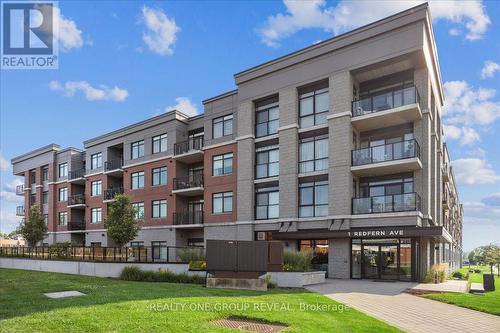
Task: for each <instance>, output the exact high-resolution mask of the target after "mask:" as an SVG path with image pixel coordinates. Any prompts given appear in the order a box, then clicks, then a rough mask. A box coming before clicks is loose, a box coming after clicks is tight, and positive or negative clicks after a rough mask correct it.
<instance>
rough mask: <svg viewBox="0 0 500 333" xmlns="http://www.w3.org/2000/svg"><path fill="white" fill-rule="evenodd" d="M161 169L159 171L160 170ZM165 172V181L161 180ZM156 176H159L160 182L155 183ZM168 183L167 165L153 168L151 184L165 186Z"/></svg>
mask: <svg viewBox="0 0 500 333" xmlns="http://www.w3.org/2000/svg"><path fill="white" fill-rule="evenodd" d="M158 170H159V171H158ZM163 172H164V173H165V182H163V183H162V182H161V180H162V173H163ZM155 176H157V177H158V180H159V182H158V183H157V184H155ZM167 184H168V169H167V167H166V166H162V167H157V168H153V169H152V170H151V186H165V185H167Z"/></svg>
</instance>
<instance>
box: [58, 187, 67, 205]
mask: <svg viewBox="0 0 500 333" xmlns="http://www.w3.org/2000/svg"><path fill="white" fill-rule="evenodd" d="M59 201H60V202H62V201H68V188H67V187H63V188H60V189H59Z"/></svg>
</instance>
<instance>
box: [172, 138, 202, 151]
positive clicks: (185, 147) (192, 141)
mask: <svg viewBox="0 0 500 333" xmlns="http://www.w3.org/2000/svg"><path fill="white" fill-rule="evenodd" d="M202 148H203V136H195V137H193V138H189V140H187V141H182V142H177V143H174V155H180V154H184V153H187V152H188V151H190V150H201V149H202Z"/></svg>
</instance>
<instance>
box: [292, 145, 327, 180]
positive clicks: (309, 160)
mask: <svg viewBox="0 0 500 333" xmlns="http://www.w3.org/2000/svg"><path fill="white" fill-rule="evenodd" d="M326 169H328V136H318V137H313V138H307V139H302V140H300V146H299V173H304V172H313V171H320V170H326Z"/></svg>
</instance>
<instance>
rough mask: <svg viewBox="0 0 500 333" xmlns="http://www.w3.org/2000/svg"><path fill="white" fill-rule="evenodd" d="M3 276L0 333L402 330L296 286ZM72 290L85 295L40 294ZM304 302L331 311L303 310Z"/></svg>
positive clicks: (15, 273) (7, 271)
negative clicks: (239, 324) (243, 323)
mask: <svg viewBox="0 0 500 333" xmlns="http://www.w3.org/2000/svg"><path fill="white" fill-rule="evenodd" d="M0 281H1V282H0V332H169V333H170V332H203V333H207V332H235V331H233V330H228V329H223V328H219V327H215V326H213V325H212V324H210V321H213V320H216V319H222V318H226V317H229V316H244V317H249V318H255V319H261V320H267V321H272V322H281V323H284V324H286V325H288V326H289V327H288V328H287V329H286V330H285V331H284V332H314V333H316V332H400V331H399V330H398V329H396V328H394V327H391V326H389V325H387V324H385V323H384V322H381V321H379V320H376V319H374V318H371V317H369V316H367V315H365V314H362V313H360V312H358V311H356V310H354V309H349V308H348V309H347V310H344V311H334V309H333V308H334V307H335V306H337V307H338V306H341V305H340V304H339V303H336V302H334V301H332V300H330V299H328V298H326V297H324V296H322V295H319V294H315V293H310V292H307V291H304V290H299V289H297V290H288V289H279V288H278V289H273V290H271V291H269V292H253V291H239V290H238V291H237V290H222V289H207V288H204V287H203V286H199V285H187V284H170V283H147V282H130V281H121V280H115V279H102V278H94V277H84V276H78V275H66V274H56V273H44V272H33V271H24V270H13V269H0ZM67 290H77V291H80V292H83V293H85V294H87V296H82V297H72V298H65V299H59V300H55V299H49V298H47V297H45V296H44V295H43V293H47V292H57V291H67ZM301 304H308V305H318V304H319V305H323V306H330V309H329V310H323V311H314V310H312V309H309V310H303V309H302V310H301V309H300V306H301ZM182 305H184V306H185V309H184V310H182V309H181V308H180V307H181V306H182ZM174 306H177V307H178V309H173V307H174ZM266 306H276V307H278V308H276V309H271V310H268V309H267V310H266V309H264V308H265V307H266ZM282 306H287V307H289V309H285V310H283V309H280V308H281V307H282ZM153 307H155V308H156V310H154V309H153ZM167 307H169V308H170V309H167ZM194 307H197V309H196V308H194ZM200 307H203V309H200ZM228 307H238V308H236V309H235V308H228ZM244 307H248V308H247V309H246V308H244ZM259 309H261V310H259Z"/></svg>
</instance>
